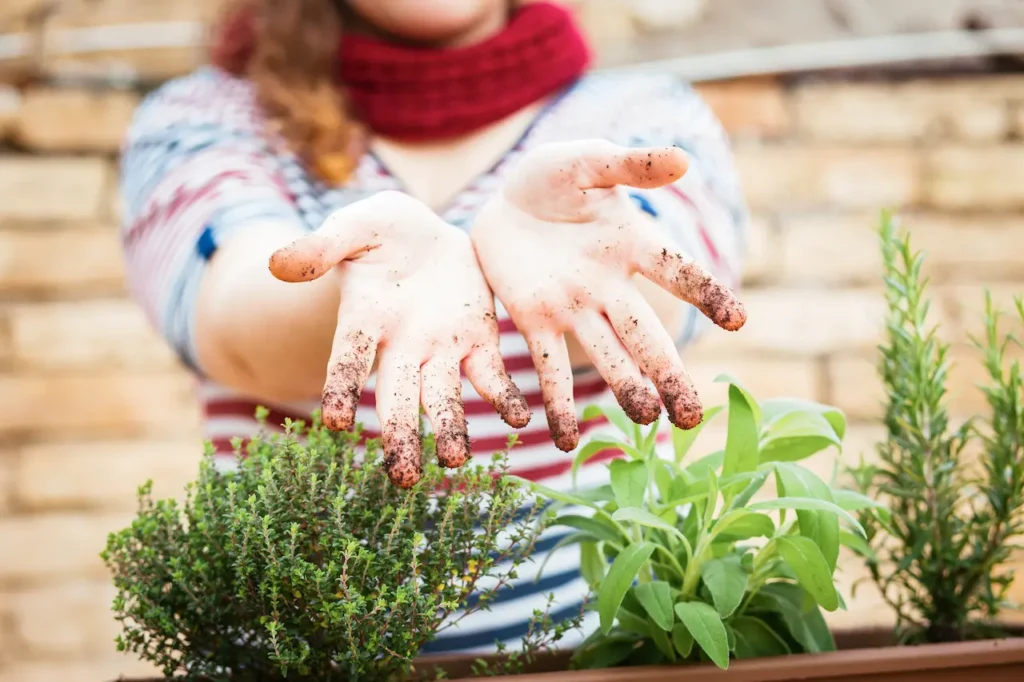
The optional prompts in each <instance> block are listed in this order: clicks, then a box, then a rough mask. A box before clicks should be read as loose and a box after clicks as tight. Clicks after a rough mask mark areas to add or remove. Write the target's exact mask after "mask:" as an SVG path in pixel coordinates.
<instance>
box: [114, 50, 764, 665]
mask: <svg viewBox="0 0 1024 682" xmlns="http://www.w3.org/2000/svg"><path fill="white" fill-rule="evenodd" d="M589 138H604V139H608V140H611V141H613V142H617V143H619V144H622V145H627V146H647V145H651V146H655V145H658V146H660V145H676V146H678V147H681V148H682V149H684V150H685V151H686V152H688V154H689V156H690V161H691V168H690V171H689V172H688V173H687V174H686V175H685V177H683V178H682V179H680V180H679V181H678V182H676V183H674V184H672V185H669V186H667V187H662V188H658V189H649V190H632V189H631V190H630V195H631V197H632V198H633V200H634V201H635V203H636V205H637V207H638V209H639V210H641V211H643V212H645V213H647V214H648V215H650V216H651V217H652V218H653V219H654V220H656V221H657V222H658V223H659V224H660V226H661V227H662V228H663V229H664V230H665V231H666V233H668V234H669V235H670V236H671V237H672V239H673V240H675V242H676V243H677V244H678V246H679V247H680V248H682V249H683V250H684V251H686V252H687V253H689V254H690V255H691V256H692V257H694V258H695V259H696V260H697V261H699V262H701V263H702V264H704V265H705V266H706V267H708V268H709V269H710V270H711V271H712V272H714V273H715V274H716V276H718V277H719V278H720V279H721V280H722V281H723V282H725V283H726V284H729V285H732V286H736V285H737V284H738V280H739V274H740V268H741V262H742V252H743V245H744V241H745V240H744V237H745V225H746V209H745V206H744V204H743V201H742V197H741V192H740V188H739V184H738V181H737V177H736V173H735V169H734V167H733V161H732V156H731V152H730V149H729V144H728V139H727V137H726V136H725V134H724V132H723V130H722V128H721V126H720V125H719V123H718V121H717V120H716V119H715V117H714V115H713V114H712V112H711V111H710V110H709V109H708V107H707V106H706V105H705V104H704V102H703V101H702V100H701V99H700V98H699V96H698V95H697V94H696V93H695V92H694V90H693V89H692V88H690V87H689V86H687V85H685V84H683V83H680V82H678V81H677V80H675V79H674V78H670V77H667V76H661V75H591V76H587V77H585V78H583V79H581V80H580V81H579V82H577V83H576V84H574V85H573V86H572V87H571V88H569V89H568V90H567V91H566V92H564V93H562V94H561V95H560V96H559V97H557V98H555V99H554V100H553V101H552V102H551V103H550V104H548V105H547V106H546V108H544V109H543V110H542V112H541V113H540V114H539V115H538V116H537V118H536V119H535V121H534V123H533V124H532V125H531V126H530V127H529V128H528V129H527V130H526V131H525V132H524V134H523V135H522V136H521V138H520V139H519V141H518V142H517V144H516V145H515V146H514V147H513V148H512V149H511V150H509V152H508V153H507V154H506V155H505V156H504V157H503V158H502V159H501V160H500V161H499V162H498V163H496V164H495V165H494V166H493V167H492V168H490V169H489V170H488V171H487V172H485V173H483V174H482V175H480V176H478V177H477V178H476V179H474V180H473V181H472V182H471V183H470V184H469V185H468V186H467V187H466V188H465V189H464V190H463V191H461V192H460V193H459V194H458V195H457V196H456V197H455V199H454V200H453V201H451V202H450V203H449V204H448V205H447V206H446V207H444V208H443V209H441V210H439V211H438V214H439V215H440V216H441V217H442V218H443V219H445V220H446V221H448V222H449V223H451V224H452V225H454V226H456V227H461V228H464V229H465V228H468V227H469V226H470V225H471V224H472V221H473V219H474V216H475V215H476V213H477V212H478V210H479V209H480V208H481V206H482V205H483V204H484V203H485V202H486V201H487V200H488V198H489V197H490V196H491V195H492V194H493V193H494V192H496V191H498V190H499V188H500V187H501V185H502V182H503V179H504V177H505V176H506V174H507V172H508V169H509V168H510V167H512V166H513V165H514V164H515V162H516V160H517V159H518V158H519V157H520V156H521V155H522V154H523V152H524V151H526V150H528V149H530V148H532V147H534V146H536V145H539V144H544V143H546V142H553V141H568V140H574V139H589ZM122 152H123V153H122V162H121V164H122V165H121V179H120V182H121V187H120V189H121V197H122V200H123V204H124V207H125V218H124V223H123V228H122V238H123V245H124V251H125V254H126V259H127V271H128V280H129V285H130V288H131V291H132V294H133V296H134V298H135V299H136V300H137V301H138V302H139V304H140V305H141V306H142V307H143V308H144V309H145V311H146V314H147V315H148V317H149V319H150V321H151V323H152V324H153V325H154V326H155V327H156V328H157V329H159V330H160V332H161V333H162V334H163V336H164V337H165V338H166V340H167V341H168V343H170V344H171V345H172V346H173V347H174V349H175V350H176V351H177V353H178V355H179V356H180V357H181V359H182V360H183V361H184V362H185V363H186V364H187V365H188V366H189V367H191V368H192V369H193V370H194V371H195V373H196V377H197V382H198V389H199V400H200V401H201V403H202V405H203V407H204V410H205V437H206V438H207V439H209V440H210V441H212V442H213V444H214V445H215V446H216V448H217V452H218V453H221V454H222V455H223V456H224V457H225V460H227V459H228V457H229V456H230V453H231V445H230V442H231V440H232V439H233V438H235V437H242V438H246V437H250V436H253V435H255V434H256V433H257V431H258V429H259V425H258V423H257V422H256V420H255V418H254V413H255V409H256V406H257V405H266V406H267V407H269V408H270V409H271V414H270V418H269V419H268V423H269V424H272V425H273V424H281V423H282V421H283V420H284V418H285V417H292V418H308V416H309V414H310V412H311V411H312V410H314V409H316V408H318V407H319V402H318V400H317V399H316V398H315V397H311V400H309V401H308V402H303V403H296V404H270V405H267V403H266V401H262V400H259V398H258V397H253V396H246V395H240V394H238V393H236V392H234V391H232V390H231V389H229V388H227V387H225V386H221V385H218V384H216V383H215V382H213V381H210V380H209V379H208V378H206V377H204V376H203V374H202V371H201V368H200V367H199V366H198V365H197V360H196V350H195V335H194V328H195V321H194V313H195V309H196V297H197V294H198V289H199V282H200V279H201V277H202V274H203V269H204V267H205V265H206V262H207V260H208V259H209V257H210V256H211V254H212V253H213V252H214V251H215V249H216V248H217V245H218V244H219V243H222V242H223V241H224V240H225V239H226V238H227V237H229V236H231V235H233V234H234V233H235V232H236V231H239V230H245V229H246V226H247V225H249V224H251V223H252V222H253V221H256V220H260V221H265V220H267V219H276V220H286V221H289V222H291V223H293V224H296V225H299V226H302V227H304V228H306V229H308V230H316V229H317V228H318V227H319V226H320V225H321V224H322V223H323V221H324V219H325V218H326V217H327V215H328V214H329V213H330V212H331V211H333V210H335V209H337V208H339V207H341V206H344V205H346V204H349V203H351V202H353V201H356V200H358V199H361V198H364V197H366V196H369V195H372V194H374V193H376V192H380V191H383V190H399V191H401V189H402V187H401V185H400V183H399V181H398V180H397V179H396V178H395V177H394V176H393V175H392V174H391V173H390V172H389V171H388V169H387V168H386V167H385V166H384V164H383V163H382V162H381V161H380V160H379V159H378V158H377V157H375V156H374V155H373V154H367V155H365V156H364V157H363V158H362V160H361V162H360V164H359V166H358V168H357V170H356V173H355V175H354V177H353V179H352V180H351V181H350V182H349V183H347V184H346V185H345V186H343V187H328V186H325V185H323V184H321V183H320V182H319V181H318V180H317V179H315V178H314V177H312V176H311V175H310V174H309V173H307V172H306V170H305V169H304V168H303V166H302V165H301V164H300V163H299V162H298V160H297V159H296V158H295V157H294V156H293V155H292V154H290V153H289V152H287V151H282V150H281V149H280V145H272V144H271V143H270V141H269V140H268V138H267V137H266V134H265V132H264V126H263V120H262V117H261V112H260V110H259V107H258V106H257V105H256V104H255V98H254V92H253V88H252V86H251V84H250V83H249V82H247V81H245V80H242V79H238V78H234V77H232V76H229V75H227V74H225V73H224V72H221V71H219V70H217V69H215V68H213V67H204V68H201V69H199V70H197V71H195V72H194V73H192V74H190V75H187V76H184V77H181V78H178V79H176V80H173V81H170V82H168V83H166V84H164V85H163V86H162V87H161V88H159V89H158V90H156V91H155V92H153V93H152V94H150V95H149V96H148V97H147V99H146V100H145V101H144V102H143V103H142V105H141V106H140V107H139V109H138V111H137V112H136V114H135V117H134V119H133V122H132V124H131V127H130V130H129V133H128V137H127V139H126V140H125V143H124V146H123V149H122ZM679 305H680V306H682V307H683V309H684V316H683V319H684V325H683V330H682V333H681V336H680V338H679V343H680V345H684V344H687V343H689V342H691V341H692V340H693V339H695V338H696V337H697V336H698V335H700V334H701V333H702V332H703V331H704V330H705V329H706V328H707V327H708V326H710V324H711V323H710V322H709V321H708V320H707V319H706V318H705V317H704V316H703V315H701V314H700V313H699V312H698V311H697V310H696V309H695V308H693V307H692V306H689V305H688V304H684V303H682V302H680V304H679ZM497 313H498V318H499V328H500V332H501V337H500V347H501V352H502V356H503V357H504V360H505V364H506V367H507V368H508V370H509V372H510V373H511V375H512V378H513V380H514V381H515V382H516V384H517V385H518V386H519V387H520V389H521V390H522V391H523V393H524V394H525V396H526V399H527V402H528V403H529V405H530V407H531V408H532V419H531V421H530V424H529V425H528V426H527V427H526V428H525V429H522V430H520V431H518V432H517V434H518V440H519V443H520V445H519V446H517V447H516V449H515V451H514V452H513V456H512V458H511V465H512V472H513V473H515V474H517V475H519V476H522V477H524V478H527V479H531V480H534V481H539V482H542V483H544V484H545V485H548V486H551V487H554V488H560V489H569V488H571V487H572V486H571V477H570V473H569V471H570V467H571V463H572V459H573V456H574V454H573V453H563V452H561V451H559V450H558V449H557V448H555V446H554V445H553V444H552V442H551V439H550V436H549V435H548V432H547V425H546V424H547V422H546V418H545V415H544V408H543V400H542V397H541V393H540V387H539V383H538V379H537V375H536V371H535V370H534V366H533V363H532V361H531V360H530V356H529V353H528V351H527V347H526V343H525V340H524V339H523V337H522V336H521V335H520V334H519V333H518V332H517V331H516V329H515V327H514V325H513V324H512V323H511V321H510V320H509V317H508V314H507V312H506V311H505V310H504V309H503V308H502V307H501V305H500V303H498V305H497ZM373 389H374V381H373V377H371V378H370V381H369V382H368V383H367V386H366V387H365V389H364V391H363V393H362V397H361V400H360V402H359V407H358V410H357V420H358V421H359V422H360V423H361V424H362V425H363V427H364V430H365V431H366V432H367V434H368V435H370V436H375V435H377V434H379V428H380V427H379V423H378V421H377V415H376V413H375V410H374V392H373ZM462 392H463V396H464V399H465V404H466V417H467V423H468V427H469V433H470V437H471V439H472V441H471V444H472V450H473V454H474V457H482V458H487V459H489V458H490V456H491V455H492V454H493V453H494V452H496V451H500V450H502V449H504V447H505V444H506V441H507V438H508V435H509V433H510V431H511V430H510V428H509V427H508V426H507V425H505V424H504V422H502V420H501V419H500V417H498V415H497V414H496V413H495V412H494V410H493V408H492V407H491V406H490V405H489V404H488V403H486V402H485V401H484V400H483V399H481V398H480V396H479V395H478V394H477V393H476V392H475V391H474V389H473V387H472V385H471V384H470V383H469V382H468V381H466V380H465V379H464V380H463V386H462ZM574 393H575V397H576V405H577V408H578V409H579V410H581V411H582V410H583V409H585V408H586V407H587V406H588V405H592V404H595V403H602V402H608V401H611V400H613V398H612V396H611V393H610V391H609V390H608V387H607V386H606V385H605V383H604V382H603V381H602V379H601V377H600V376H599V375H598V374H597V373H596V372H595V371H594V370H592V369H588V370H585V371H580V372H579V373H578V374H577V376H576V378H575V390H574ZM608 428H609V427H608V426H607V425H606V424H602V423H600V422H586V423H584V424H581V428H580V435H581V442H586V441H587V440H588V439H589V438H592V437H594V436H597V435H600V433H601V432H602V431H604V430H606V429H608ZM665 435H667V433H666V434H665ZM617 454H618V453H616V452H613V451H608V452H606V453H603V454H602V456H599V457H596V458H594V459H592V460H590V462H589V463H588V464H587V465H586V466H585V467H584V468H583V469H582V470H581V472H580V475H579V480H578V485H579V486H580V487H590V486H596V485H600V484H602V483H604V482H606V476H607V470H606V467H605V463H606V462H607V460H608V459H610V458H611V457H614V456H616V455H617ZM487 459H484V460H481V461H487ZM565 532H566V529H563V528H556V529H551V530H549V531H547V532H546V533H545V535H544V536H543V538H542V540H541V541H540V542H539V544H538V547H537V552H538V554H546V553H547V552H548V551H549V550H550V549H551V548H553V547H554V546H555V544H556V543H557V542H558V540H559V539H560V538H562V537H563V536H564V535H565ZM537 558H538V562H537V563H538V564H539V560H540V558H541V557H540V556H538V557H537ZM520 574H521V576H520V578H519V579H518V580H514V581H512V583H511V584H510V585H509V586H508V587H505V588H503V589H502V590H501V591H500V593H499V595H498V598H497V599H496V600H494V601H493V602H492V605H491V607H490V610H489V611H488V612H478V613H474V614H472V615H470V616H469V617H467V618H465V619H464V620H462V621H461V622H460V623H459V625H458V627H454V628H448V629H446V630H445V631H444V632H443V633H442V635H441V636H440V637H439V639H438V640H437V641H436V642H433V643H432V644H431V645H429V646H428V648H427V652H431V653H432V652H442V651H446V652H452V651H480V652H484V651H489V650H493V647H494V643H495V641H497V640H500V641H505V642H507V643H508V644H509V645H510V646H513V647H514V646H515V645H516V644H518V642H519V640H520V638H521V637H522V635H523V634H524V633H525V630H526V626H527V623H528V621H529V619H530V617H531V614H532V613H533V611H534V609H536V608H542V607H543V606H544V605H545V603H546V597H547V595H549V594H553V595H554V596H555V600H556V608H555V610H554V611H553V615H554V616H555V617H556V618H557V617H560V616H563V615H566V616H567V615H572V614H575V613H578V611H579V606H580V603H581V600H582V599H583V597H584V596H585V594H586V586H585V584H584V582H583V580H582V578H581V577H580V574H579V556H578V550H577V549H576V548H575V547H572V546H570V547H566V548H563V549H559V550H557V551H556V553H555V554H554V555H553V556H552V557H551V560H550V561H549V563H548V565H547V567H546V569H545V574H544V577H543V579H542V580H540V581H539V582H535V581H534V577H535V572H534V570H533V569H531V568H530V567H526V568H524V569H522V570H520ZM575 641H576V640H575V639H573V638H571V637H570V638H568V639H567V640H563V642H564V643H565V644H567V645H572V644H573V643H575Z"/></svg>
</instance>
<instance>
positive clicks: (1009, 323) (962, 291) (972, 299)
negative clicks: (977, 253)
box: [937, 283, 1024, 341]
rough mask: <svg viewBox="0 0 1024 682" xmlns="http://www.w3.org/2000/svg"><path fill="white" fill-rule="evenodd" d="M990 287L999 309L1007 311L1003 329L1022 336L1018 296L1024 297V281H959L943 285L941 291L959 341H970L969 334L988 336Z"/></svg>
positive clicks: (939, 290) (1022, 326)
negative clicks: (987, 282)
mask: <svg viewBox="0 0 1024 682" xmlns="http://www.w3.org/2000/svg"><path fill="white" fill-rule="evenodd" d="M986 289H987V290H988V291H989V292H990V293H991V295H992V303H993V305H994V306H995V308H996V309H997V310H1001V311H1002V312H1003V315H1002V316H1001V318H1000V320H1001V322H1000V325H999V328H1000V330H1001V331H1002V332H1004V333H1006V332H1013V333H1015V334H1017V335H1018V336H1020V334H1021V333H1022V332H1024V324H1022V323H1021V321H1020V317H1019V315H1018V314H1017V311H1016V309H1015V307H1014V301H1015V299H1016V298H1021V297H1024V284H1020V283H1013V284H1005V283H1003V284H999V283H991V284H988V285H986V286H982V285H971V284H956V285H952V286H946V287H942V288H941V289H938V290H937V292H938V293H939V294H940V295H941V296H942V298H943V304H944V305H945V306H946V308H947V311H948V312H947V315H948V316H949V317H950V318H951V319H952V320H954V321H955V324H956V329H957V331H956V334H957V336H958V337H959V338H958V340H961V341H966V340H967V335H968V334H971V335H974V336H976V337H979V338H984V337H983V335H984V334H985V291H986Z"/></svg>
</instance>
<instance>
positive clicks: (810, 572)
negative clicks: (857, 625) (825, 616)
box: [776, 535, 839, 611]
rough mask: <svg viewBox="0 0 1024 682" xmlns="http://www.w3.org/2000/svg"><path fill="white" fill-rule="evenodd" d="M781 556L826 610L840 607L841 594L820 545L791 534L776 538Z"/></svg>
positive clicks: (801, 583)
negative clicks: (819, 547) (837, 591)
mask: <svg viewBox="0 0 1024 682" xmlns="http://www.w3.org/2000/svg"><path fill="white" fill-rule="evenodd" d="M776 545H777V548H778V552H779V556H781V557H782V558H783V560H784V561H785V562H786V563H787V564H789V567H790V568H792V569H793V572H794V573H796V577H797V580H798V581H799V583H800V586H801V587H803V588H804V589H805V590H807V593H808V594H810V595H811V596H812V597H813V598H814V601H816V602H818V604H820V605H821V608H823V609H825V610H826V611H835V610H836V609H837V608H839V595H838V594H837V593H836V586H835V584H834V583H833V582H832V573H831V571H830V570H829V567H828V564H827V563H826V562H825V557H823V556H822V555H821V550H820V549H818V545H816V544H815V543H814V541H813V540H811V539H810V538H805V537H803V536H798V535H791V536H786V537H781V538H776Z"/></svg>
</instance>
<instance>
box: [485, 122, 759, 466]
mask: <svg viewBox="0 0 1024 682" xmlns="http://www.w3.org/2000/svg"><path fill="white" fill-rule="evenodd" d="M686 168H687V164H686V157H685V155H684V154H683V153H682V152H681V151H680V150H677V149H674V148H669V149H657V150H626V149H622V148H619V147H617V146H615V145H612V144H610V143H607V142H603V141H583V142H574V143H566V144H551V145H547V146H545V147H541V148H538V149H536V150H534V151H533V152H531V154H529V155H528V156H527V157H526V158H524V159H523V161H522V163H521V165H520V166H519V167H518V168H517V169H516V172H515V173H514V174H513V176H512V177H511V178H510V179H509V181H508V184H507V186H506V188H505V190H504V191H503V192H502V193H501V194H500V195H499V196H498V197H496V198H495V199H494V200H493V201H492V202H491V203H490V204H489V205H488V206H487V207H486V208H485V210H484V211H483V212H482V213H481V216H480V218H479V220H478V223H477V224H476V225H475V226H474V228H473V232H472V238H473V243H474V246H475V248H476V252H477V257H478V259H479V261H480V265H481V268H482V269H483V271H484V274H485V275H486V276H487V280H488V282H489V283H490V285H491V288H492V289H493V290H494V293H495V294H496V295H497V297H498V298H499V300H501V302H502V304H503V305H504V306H505V308H506V309H507V310H508V313H509V316H510V317H511V318H512V320H513V321H514V322H515V324H516V326H517V327H518V329H519V330H520V331H521V332H522V333H523V335H524V336H525V337H526V340H527V344H528V345H529V347H530V352H531V355H532V357H533V361H534V364H535V365H536V366H537V370H538V374H539V375H540V383H541V390H542V392H543V394H544V399H545V409H546V412H547V418H548V424H549V427H550V429H551V434H552V438H553V439H554V440H555V443H556V444H557V445H558V446H559V447H560V448H562V449H564V450H570V449H572V448H574V447H575V446H576V444H577V442H578V426H577V422H576V412H575V405H574V403H573V397H572V370H571V366H570V364H569V357H568V350H567V348H566V345H565V340H564V334H565V333H566V332H569V331H572V332H573V333H574V334H575V335H576V337H577V338H578V339H579V340H580V342H581V343H582V344H583V346H584V348H585V349H586V350H587V353H588V355H589V356H590V358H591V360H592V361H593V363H594V365H595V367H596V368H597V369H598V371H600V372H601V374H602V376H603V377H604V378H605V380H606V381H607V382H608V384H609V386H610V387H611V389H612V391H613V392H614V394H615V396H616V399H617V400H618V402H619V403H620V405H621V406H622V408H623V409H624V410H625V412H626V414H627V415H628V416H629V417H630V418H631V419H632V420H633V421H635V422H637V423H641V424H649V423H651V422H653V421H654V420H655V419H657V417H658V415H659V414H660V412H661V404H660V403H659V400H658V396H657V395H655V393H654V391H652V390H651V388H650V386H649V385H648V383H647V380H648V379H649V380H650V381H651V382H653V384H654V386H655V387H656V389H657V391H658V393H659V394H660V396H661V402H663V403H664V405H665V407H666V410H667V412H668V415H669V419H670V420H671V421H672V423H674V424H676V425H677V426H679V427H680V428H692V427H693V426H695V425H696V424H697V423H699V422H700V420H701V418H702V409H701V405H700V401H699V399H698V397H697V394H696V391H695V390H694V387H693V384H692V382H691V381H690V379H689V377H688V376H687V374H686V371H685V368H684V367H683V365H682V361H681V359H680V358H679V354H678V352H677V351H676V349H675V344H674V342H673V340H672V338H671V336H670V335H669V334H668V332H667V331H666V330H665V329H664V327H663V326H662V325H661V323H660V321H659V320H658V318H657V316H656V314H655V313H654V310H653V309H652V308H651V306H650V305H649V304H648V303H647V302H646V301H645V300H644V298H643V297H642V295H641V294H640V292H639V291H638V290H637V288H636V286H635V285H634V283H633V281H632V277H633V275H635V274H636V273H640V274H641V275H643V276H644V277H646V278H648V279H650V280H651V281H652V282H654V283H656V284H658V285H660V286H661V287H662V288H664V289H665V290H666V291H669V292H671V293H672V294H674V295H675V296H676V297H678V298H680V299H682V300H684V301H688V302H690V303H692V304H693V305H695V306H697V307H698V308H699V309H700V310H701V311H702V312H704V314H705V315H707V316H708V317H709V318H711V319H712V320H713V321H714V322H715V323H716V324H718V325H719V326H721V327H723V328H725V329H729V330H735V329H739V328H740V327H741V326H742V325H743V323H744V321H745V313H744V311H743V308H742V305H741V304H740V303H739V302H738V301H737V300H736V298H735V296H734V295H733V294H732V292H731V291H729V290H728V289H727V288H726V287H724V286H723V285H721V284H720V283H718V282H717V281H716V280H715V279H714V278H713V277H712V276H711V275H710V274H709V273H708V272H706V271H705V270H704V269H703V268H701V267H700V266H698V265H697V264H696V263H694V262H693V261H692V260H691V259H690V258H688V257H687V256H686V255H685V254H683V253H680V252H679V251H678V249H676V248H674V247H673V246H672V244H671V243H670V242H669V240H668V239H666V238H665V237H664V236H662V235H661V234H660V233H659V229H658V226H657V225H655V224H653V223H651V222H649V221H647V220H644V219H642V217H641V216H640V215H639V213H638V211H637V210H636V209H635V208H634V207H633V205H632V203H631V202H630V201H629V199H628V197H627V196H626V195H625V193H624V192H623V190H622V188H621V187H620V185H630V186H636V187H657V186H660V185H664V184H667V183H668V182H672V181H674V180H676V179H678V178H679V177H681V176H682V175H683V174H684V173H685V172H686Z"/></svg>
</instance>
